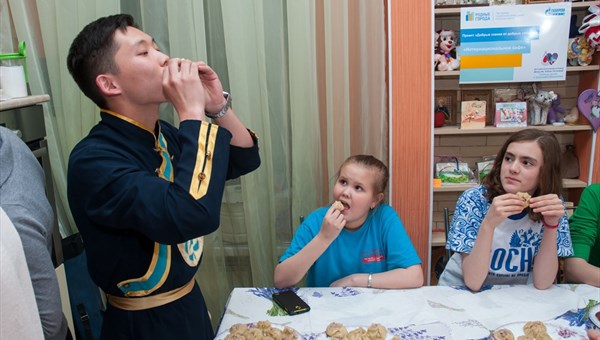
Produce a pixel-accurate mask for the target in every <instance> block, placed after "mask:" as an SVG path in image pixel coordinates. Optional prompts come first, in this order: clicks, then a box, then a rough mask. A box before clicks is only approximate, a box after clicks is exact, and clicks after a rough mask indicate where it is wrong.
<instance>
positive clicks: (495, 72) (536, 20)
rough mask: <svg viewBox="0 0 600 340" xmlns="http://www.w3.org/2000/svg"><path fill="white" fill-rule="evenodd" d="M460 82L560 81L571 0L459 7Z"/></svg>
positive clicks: (564, 57) (564, 74) (564, 65)
mask: <svg viewBox="0 0 600 340" xmlns="http://www.w3.org/2000/svg"><path fill="white" fill-rule="evenodd" d="M460 15H461V19H460V48H459V54H460V77H459V82H460V83H461V84H470V83H503V82H538V81H563V80H565V77H566V66H567V55H566V54H567V51H566V48H565V46H567V44H568V38H569V26H570V18H571V3H569V2H556V3H544V4H535V5H514V6H483V7H463V8H461V11H460Z"/></svg>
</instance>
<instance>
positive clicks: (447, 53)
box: [434, 29, 460, 71]
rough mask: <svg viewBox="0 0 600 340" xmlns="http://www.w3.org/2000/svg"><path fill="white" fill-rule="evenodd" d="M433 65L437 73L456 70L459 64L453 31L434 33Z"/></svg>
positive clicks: (445, 30)
mask: <svg viewBox="0 0 600 340" xmlns="http://www.w3.org/2000/svg"><path fill="white" fill-rule="evenodd" d="M435 36H436V48H435V57H434V63H435V64H434V65H437V70H438V71H453V70H458V68H459V66H460V62H459V60H458V58H457V57H456V51H455V47H456V36H455V35H454V31H452V30H447V29H443V30H440V31H438V32H436V35H435Z"/></svg>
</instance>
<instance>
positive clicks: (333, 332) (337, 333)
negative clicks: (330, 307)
mask: <svg viewBox="0 0 600 340" xmlns="http://www.w3.org/2000/svg"><path fill="white" fill-rule="evenodd" d="M325 334H327V336H328V337H330V338H336V339H343V338H344V337H346V336H347V335H348V330H347V329H346V327H344V325H342V324H341V323H337V322H332V323H330V324H329V325H327V329H326V330H325Z"/></svg>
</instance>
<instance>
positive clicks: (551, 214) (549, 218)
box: [529, 194, 565, 225]
mask: <svg viewBox="0 0 600 340" xmlns="http://www.w3.org/2000/svg"><path fill="white" fill-rule="evenodd" d="M529 207H530V208H531V209H533V212H536V213H540V214H542V216H543V217H544V221H545V223H546V224H548V225H557V224H558V222H559V221H560V219H561V217H563V216H564V215H565V207H564V205H563V202H562V200H561V199H560V198H559V197H558V195H556V194H547V195H542V196H537V197H532V198H531V200H530V201H529Z"/></svg>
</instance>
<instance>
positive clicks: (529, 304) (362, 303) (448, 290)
mask: <svg viewBox="0 0 600 340" xmlns="http://www.w3.org/2000/svg"><path fill="white" fill-rule="evenodd" d="M276 291H279V290H278V289H275V288H235V289H234V290H233V291H232V292H231V295H230V297H229V301H228V303H227V306H226V309H225V312H224V313H223V316H222V318H221V323H220V326H219V328H218V330H217V332H216V339H223V338H225V336H226V335H227V334H228V332H229V331H228V330H229V327H231V326H232V325H233V324H236V323H242V324H246V325H250V326H251V325H255V324H256V323H257V322H258V321H262V320H268V321H270V322H271V323H272V324H273V325H274V326H276V327H281V328H282V327H283V326H289V327H292V328H294V329H295V330H297V331H298V332H299V333H300V334H301V335H302V337H303V338H304V339H324V338H325V336H324V332H325V329H326V328H327V325H328V324H329V323H330V322H334V321H335V322H338V323H342V324H343V325H345V326H346V327H348V328H349V330H350V329H351V328H352V327H359V326H360V327H363V328H367V327H368V326H369V325H371V324H372V323H380V324H382V325H384V326H385V327H386V328H387V329H388V332H389V334H390V335H398V336H400V337H402V338H403V339H483V338H487V337H488V336H489V335H490V332H491V331H493V330H495V329H497V328H499V327H502V326H504V325H507V324H511V323H515V322H525V321H536V320H539V321H544V322H551V323H552V325H556V326H560V327H561V329H562V327H564V329H565V332H564V333H565V334H567V335H569V334H570V333H571V336H575V335H577V337H574V338H580V337H579V335H580V334H584V333H585V332H584V330H585V328H586V324H585V323H586V320H585V319H584V318H583V315H584V313H585V307H586V306H587V305H588V304H591V303H593V301H592V300H595V301H600V289H599V288H595V287H592V286H588V285H554V286H552V287H551V288H549V289H547V290H537V289H535V288H534V287H533V286H531V285H515V286H493V287H487V288H485V289H484V290H483V291H481V292H477V293H473V292H470V291H468V290H466V289H464V288H462V287H455V288H453V287H443V286H427V287H422V288H418V289H400V290H383V289H368V288H300V289H296V291H297V294H298V295H299V296H300V297H301V298H302V299H304V301H306V302H307V303H308V305H309V306H310V307H311V311H310V312H308V313H304V314H299V315H294V316H288V315H286V314H285V312H283V311H282V310H281V309H279V307H277V306H276V305H275V304H274V303H273V302H272V300H271V294H272V293H273V292H276ZM561 334H563V333H561ZM564 338H565V339H567V338H568V339H571V338H573V337H570V336H569V337H567V336H565V337H564Z"/></svg>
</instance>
